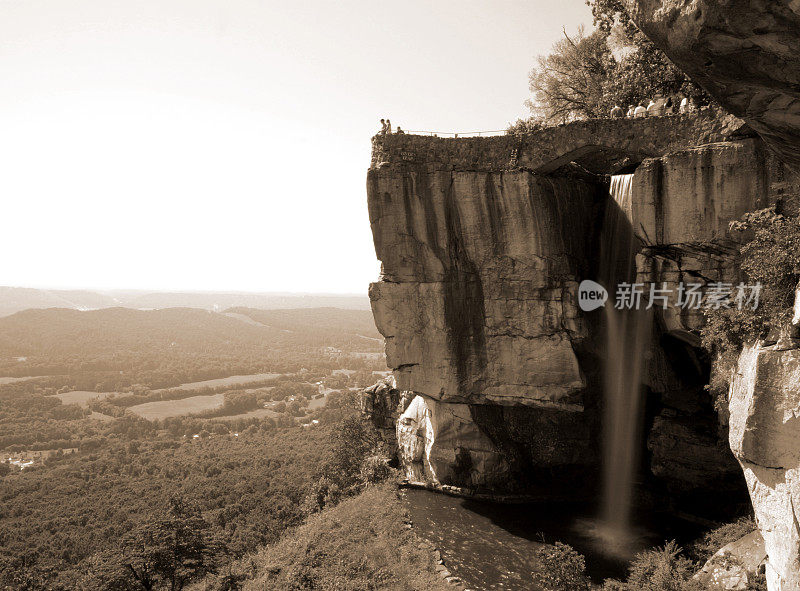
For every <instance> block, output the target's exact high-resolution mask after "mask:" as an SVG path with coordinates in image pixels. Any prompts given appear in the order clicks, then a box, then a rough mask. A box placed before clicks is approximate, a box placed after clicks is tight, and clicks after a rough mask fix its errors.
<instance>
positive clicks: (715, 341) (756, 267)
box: [702, 206, 800, 400]
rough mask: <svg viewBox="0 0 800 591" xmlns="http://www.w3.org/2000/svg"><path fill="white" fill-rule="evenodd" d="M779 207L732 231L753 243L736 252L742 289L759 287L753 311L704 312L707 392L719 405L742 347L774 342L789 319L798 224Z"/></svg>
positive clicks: (799, 273) (798, 271) (797, 274)
mask: <svg viewBox="0 0 800 591" xmlns="http://www.w3.org/2000/svg"><path fill="white" fill-rule="evenodd" d="M780 209H781V208H780V207H777V206H773V207H770V208H767V209H762V210H759V211H754V212H751V213H747V214H745V215H744V216H743V217H742V219H741V220H740V221H737V222H732V223H731V230H732V231H736V232H747V233H749V234H750V235H751V238H750V239H749V240H748V241H746V242H745V243H744V245H743V246H742V248H741V249H740V256H741V259H740V264H741V269H742V271H743V273H744V281H745V283H746V284H749V285H755V284H760V285H761V291H760V295H759V301H758V306H757V307H756V309H755V310H753V309H751V307H749V306H744V307H743V308H742V309H741V310H739V309H738V308H737V306H735V305H731V307H729V308H725V307H722V308H719V309H713V308H712V309H708V310H706V326H705V327H704V328H703V333H702V336H703V345H704V346H705V347H706V348H707V349H708V350H709V351H711V352H712V353H713V354H714V356H715V358H716V361H715V363H714V371H713V374H712V378H711V384H710V388H711V390H712V391H713V392H714V394H715V395H716V396H717V399H718V400H721V397H722V395H723V394H724V393H725V392H726V391H727V386H728V380H729V378H730V373H731V371H732V369H733V368H734V367H735V365H736V360H737V358H738V356H739V353H740V352H741V350H742V347H743V345H744V344H746V343H748V342H753V341H755V340H758V339H771V340H775V339H777V338H778V336H779V334H780V333H781V331H782V330H784V328H785V327H786V326H787V325H788V323H789V320H790V319H791V317H792V306H793V303H794V292H795V287H796V286H797V284H798V280H800V218H798V217H797V216H790V215H784V214H783V213H782V212H781V211H780Z"/></svg>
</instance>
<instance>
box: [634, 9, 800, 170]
mask: <svg viewBox="0 0 800 591" xmlns="http://www.w3.org/2000/svg"><path fill="white" fill-rule="evenodd" d="M625 4H626V6H627V8H628V11H629V13H630V14H631V16H632V18H633V20H634V21H635V22H636V24H637V25H638V26H639V28H640V29H641V30H642V31H644V33H645V34H646V35H647V36H648V37H649V38H650V39H652V40H653V42H655V44H656V45H657V46H658V47H659V48H661V49H662V50H663V51H664V52H665V53H666V54H667V56H669V58H670V59H671V60H672V61H673V62H674V63H675V65H677V66H678V67H679V68H680V69H681V70H683V71H684V72H686V73H687V74H688V75H689V76H690V77H691V78H692V80H694V81H695V82H697V83H698V84H699V85H701V86H702V87H703V88H705V89H706V91H708V92H709V93H710V94H711V95H712V96H713V97H714V98H715V99H716V100H717V101H719V103H720V104H721V105H722V106H723V107H725V108H726V109H727V110H728V111H729V112H731V113H733V114H734V115H736V116H738V117H741V118H742V119H744V120H745V121H747V123H748V124H749V125H750V127H752V129H753V130H755V131H756V132H758V134H759V135H760V136H761V137H762V138H763V139H764V141H765V142H766V143H767V144H768V145H769V146H771V147H772V148H773V149H774V150H775V152H776V153H777V154H778V156H779V157H780V158H781V159H782V160H783V161H784V162H786V163H787V164H789V165H791V166H792V167H793V168H794V169H795V170H796V171H800V3H798V2H797V0H626V1H625Z"/></svg>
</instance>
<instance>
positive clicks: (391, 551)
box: [244, 484, 452, 591]
mask: <svg viewBox="0 0 800 591" xmlns="http://www.w3.org/2000/svg"><path fill="white" fill-rule="evenodd" d="M405 517H406V516H405V512H404V509H403V507H402V504H401V502H400V500H399V499H398V497H397V490H396V488H395V487H394V486H393V485H389V484H384V485H380V486H372V487H369V488H367V489H366V490H365V491H364V492H362V493H361V494H359V495H358V496H356V497H353V498H350V499H347V500H345V501H343V502H341V503H340V504H338V505H336V506H335V507H333V508H331V509H327V510H325V511H323V512H321V513H318V514H316V515H312V516H311V517H309V519H308V521H307V522H306V523H305V524H303V525H301V526H300V527H298V528H296V529H294V530H292V531H291V532H289V533H288V534H287V535H286V536H284V537H283V538H282V539H281V540H280V541H279V542H277V543H276V544H273V545H271V546H268V547H266V548H264V549H262V550H261V551H260V552H259V553H258V554H256V555H254V556H251V557H250V558H248V559H247V561H246V562H249V563H251V564H252V566H253V567H254V569H255V572H256V576H255V577H254V578H253V579H251V580H250V581H248V582H247V584H246V585H245V587H244V589H245V591H256V590H259V591H261V590H267V589H275V590H278V589H280V590H285V589H318V590H329V589H330V590H334V589H335V590H337V591H351V590H352V591H355V590H361V589H385V590H397V591H406V590H416V589H419V590H420V591H428V590H432V591H436V590H448V591H452V587H451V586H450V585H448V584H447V583H445V582H444V581H442V580H441V579H440V578H439V577H438V576H437V575H436V574H435V571H434V568H435V566H436V565H435V563H434V562H433V558H432V557H431V555H430V552H429V551H427V550H421V549H420V548H419V547H418V544H419V540H418V538H416V536H415V535H414V534H413V533H412V532H411V531H409V530H408V529H405V528H404V527H403V525H404V520H405Z"/></svg>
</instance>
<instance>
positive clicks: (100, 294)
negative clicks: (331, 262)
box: [0, 287, 370, 317]
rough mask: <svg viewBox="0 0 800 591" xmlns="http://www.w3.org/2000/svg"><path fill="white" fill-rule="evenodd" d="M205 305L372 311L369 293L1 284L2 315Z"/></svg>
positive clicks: (207, 308)
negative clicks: (163, 290)
mask: <svg viewBox="0 0 800 591" xmlns="http://www.w3.org/2000/svg"><path fill="white" fill-rule="evenodd" d="M115 307H124V308H134V309H139V310H149V309H161V308H201V309H204V310H215V311H222V310H224V309H227V308H239V307H241V308H255V309H265V310H278V309H288V308H343V309H348V310H369V309H370V305H369V298H368V297H367V296H366V295H356V294H353V295H338V294H302V293H282V292H272V293H247V292H188V291H187V292H157V291H156V292H153V291H135V290H108V291H94V290H62V289H37V288H29V287H0V317H2V316H10V315H11V314H14V313H16V312H19V311H21V310H28V309H40V308H71V309H73V310H95V309H101V308H115Z"/></svg>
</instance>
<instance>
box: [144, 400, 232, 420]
mask: <svg viewBox="0 0 800 591" xmlns="http://www.w3.org/2000/svg"><path fill="white" fill-rule="evenodd" d="M224 401H225V395H224V394H211V395H207V396H189V397H188V398H181V399H180V400H159V401H157V402H145V403H144V404H137V405H136V406H131V407H130V408H129V409H128V410H130V411H132V412H134V413H136V414H137V415H139V416H140V417H142V418H144V419H148V420H156V419H166V418H169V417H179V416H182V415H190V414H193V413H197V412H203V411H206V410H214V409H217V408H219V407H220V406H222V404H223V402H224Z"/></svg>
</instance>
